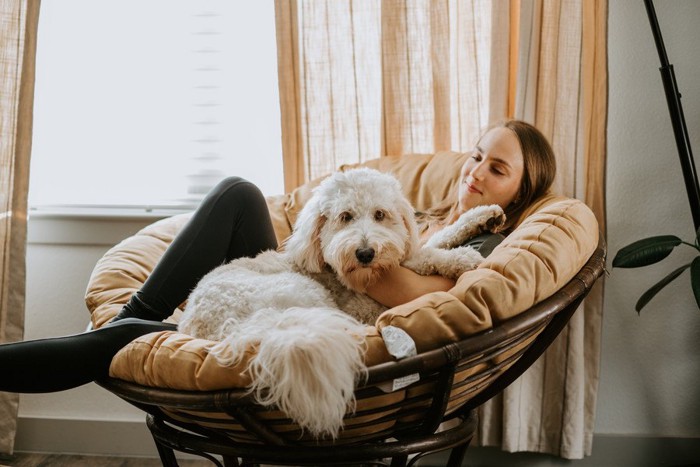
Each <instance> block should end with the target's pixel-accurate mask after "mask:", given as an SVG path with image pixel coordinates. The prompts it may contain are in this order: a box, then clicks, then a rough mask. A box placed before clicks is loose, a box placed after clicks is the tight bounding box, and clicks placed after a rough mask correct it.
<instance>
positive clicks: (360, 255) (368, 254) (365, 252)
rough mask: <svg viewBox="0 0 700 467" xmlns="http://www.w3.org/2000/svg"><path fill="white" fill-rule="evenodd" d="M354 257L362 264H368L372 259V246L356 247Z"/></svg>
mask: <svg viewBox="0 0 700 467" xmlns="http://www.w3.org/2000/svg"><path fill="white" fill-rule="evenodd" d="M355 257H356V258H357V260H358V261H359V262H360V263H362V264H369V263H370V262H371V261H372V260H373V259H374V248H358V249H357V250H355Z"/></svg>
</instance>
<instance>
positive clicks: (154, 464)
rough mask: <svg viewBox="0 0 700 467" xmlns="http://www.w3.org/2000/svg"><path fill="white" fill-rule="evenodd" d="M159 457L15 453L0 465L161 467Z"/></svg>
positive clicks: (185, 465) (200, 463)
mask: <svg viewBox="0 0 700 467" xmlns="http://www.w3.org/2000/svg"><path fill="white" fill-rule="evenodd" d="M178 463H179V464H180V466H181V467H211V466H213V465H214V464H212V463H211V462H209V461H208V460H206V459H202V460H194V459H179V460H178ZM161 465H162V464H161V462H160V459H153V458H144V457H106V456H104V457H103V456H70V455H62V454H61V455H59V454H27V453H16V454H15V455H13V456H12V458H11V459H9V460H7V459H5V460H3V459H0V467H5V466H10V467H161Z"/></svg>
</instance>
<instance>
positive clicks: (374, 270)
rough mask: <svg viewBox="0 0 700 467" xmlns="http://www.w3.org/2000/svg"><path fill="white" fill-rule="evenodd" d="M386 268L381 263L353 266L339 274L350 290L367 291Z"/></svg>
mask: <svg viewBox="0 0 700 467" xmlns="http://www.w3.org/2000/svg"><path fill="white" fill-rule="evenodd" d="M385 269H386V268H384V267H382V266H379V265H374V264H373V265H369V266H361V265H356V266H351V267H348V268H347V269H346V270H344V271H343V272H342V273H341V274H338V278H339V279H340V281H341V282H342V283H343V285H345V287H347V288H348V289H350V290H354V291H356V292H360V293H365V291H366V290H367V287H369V286H370V285H371V284H372V283H373V282H375V281H376V280H377V279H378V278H379V276H380V275H381V273H382V272H383V271H384V270H385Z"/></svg>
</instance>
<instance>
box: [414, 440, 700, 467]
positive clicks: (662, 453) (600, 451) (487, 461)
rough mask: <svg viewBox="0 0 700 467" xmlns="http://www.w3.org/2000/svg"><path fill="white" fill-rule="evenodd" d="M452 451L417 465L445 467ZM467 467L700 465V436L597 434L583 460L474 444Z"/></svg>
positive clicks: (654, 466)
mask: <svg viewBox="0 0 700 467" xmlns="http://www.w3.org/2000/svg"><path fill="white" fill-rule="evenodd" d="M448 457H449V456H448V453H446V452H442V453H438V454H433V455H431V456H426V457H425V458H424V459H422V460H421V461H420V462H418V463H417V465H419V466H421V467H443V466H445V465H446V464H447V459H448ZM462 465H463V466H465V467H466V466H470V467H477V466H478V467H501V466H504V465H513V466H516V465H517V466H518V467H563V466H568V467H571V466H572V465H575V466H576V467H620V466H635V467H659V466H665V467H700V438H660V437H638V436H620V435H603V434H598V435H594V436H593V452H592V454H591V455H590V456H588V457H585V458H583V459H577V460H567V459H562V458H560V457H556V456H552V455H548V454H539V453H531V452H515V453H509V452H504V451H501V450H500V449H497V448H492V447H476V446H475V447H470V448H469V449H468V450H467V455H466V456H465V459H464V462H463V463H462Z"/></svg>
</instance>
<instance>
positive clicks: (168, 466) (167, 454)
mask: <svg viewBox="0 0 700 467" xmlns="http://www.w3.org/2000/svg"><path fill="white" fill-rule="evenodd" d="M153 441H155V443H156V449H158V455H159V456H160V462H161V463H162V464H163V467H178V463H177V458H176V457H175V451H173V450H172V449H171V448H169V447H167V446H163V445H162V444H160V443H159V442H158V440H157V439H155V437H154V438H153Z"/></svg>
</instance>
